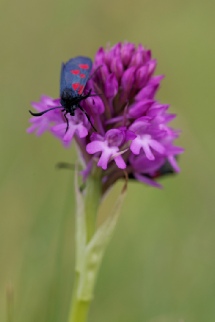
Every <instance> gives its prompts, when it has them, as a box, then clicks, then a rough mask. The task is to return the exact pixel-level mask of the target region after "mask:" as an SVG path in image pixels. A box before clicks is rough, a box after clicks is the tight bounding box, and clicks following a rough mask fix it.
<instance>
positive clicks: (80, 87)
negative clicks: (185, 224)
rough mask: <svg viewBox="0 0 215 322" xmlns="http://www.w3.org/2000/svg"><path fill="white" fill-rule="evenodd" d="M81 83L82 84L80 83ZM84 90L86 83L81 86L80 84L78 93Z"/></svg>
mask: <svg viewBox="0 0 215 322" xmlns="http://www.w3.org/2000/svg"><path fill="white" fill-rule="evenodd" d="M79 85H80V84H79ZM83 90H84V85H80V86H79V91H78V94H82V92H83Z"/></svg>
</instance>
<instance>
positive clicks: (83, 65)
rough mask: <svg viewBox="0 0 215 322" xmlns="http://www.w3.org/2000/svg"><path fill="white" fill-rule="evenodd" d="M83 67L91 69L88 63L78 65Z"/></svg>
mask: <svg viewBox="0 0 215 322" xmlns="http://www.w3.org/2000/svg"><path fill="white" fill-rule="evenodd" d="M78 66H79V67H80V68H81V69H89V68H90V66H89V65H88V64H79V65H78Z"/></svg>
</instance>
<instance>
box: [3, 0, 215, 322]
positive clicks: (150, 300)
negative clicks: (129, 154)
mask: <svg viewBox="0 0 215 322" xmlns="http://www.w3.org/2000/svg"><path fill="white" fill-rule="evenodd" d="M214 11H215V2H213V1H211V0H205V1H200V0H195V1H194V0H172V1H170V0H162V1H159V0H136V1H135V0H134V1H129V0H128V1H122V0H118V1H114V0H109V1H107V2H106V1H98V0H91V1H72V0H71V1H66V0H62V1H56V0H54V1H50V0H37V1H27V0H20V1H6V0H1V4H0V16H1V19H0V33H1V50H0V56H1V60H0V62H1V72H0V93H1V114H0V122H1V127H0V131H1V134H0V142H1V145H0V146H1V167H0V178H1V180H0V192H1V193H0V204H1V215H0V321H7V320H6V315H7V310H8V307H7V304H8V303H10V304H11V306H13V305H14V307H15V319H14V322H64V321H67V314H68V309H69V302H70V296H71V291H72V286H73V277H74V275H73V274H74V271H73V265H74V196H73V194H74V189H73V173H71V172H70V171H66V170H65V171H57V170H56V169H55V164H56V163H57V162H58V161H68V162H74V161H75V160H76V154H75V149H74V148H73V149H72V150H71V149H70V150H65V149H64V148H63V147H62V146H61V144H60V142H58V141H57V140H55V139H54V138H53V137H52V136H51V135H49V134H45V135H43V136H42V137H40V138H37V137H36V136H34V135H27V134H26V132H25V129H26V128H27V127H28V119H29V114H28V109H29V107H30V102H31V101H33V100H34V101H37V100H39V97H40V95H41V94H47V95H50V96H52V97H58V95H59V74H60V66H61V62H62V61H66V60H68V59H69V58H70V57H73V56H76V55H79V54H82V55H86V56H90V57H93V56H94V54H95V52H96V51H97V49H98V47H100V46H105V45H106V44H107V43H108V42H110V44H111V45H113V44H115V43H116V42H118V41H124V40H127V41H130V42H134V43H136V44H138V43H142V44H143V45H144V46H146V47H148V48H151V49H152V52H153V56H154V57H155V58H157V60H158V69H157V73H163V74H165V75H166V78H165V79H164V81H163V83H162V87H161V90H160V92H159V95H158V98H159V99H160V100H161V101H162V102H163V103H170V104H171V110H170V111H171V112H172V113H177V114H178V118H177V120H176V121H174V123H173V124H172V125H174V126H175V127H177V128H181V129H182V131H183V132H182V136H181V138H180V140H178V142H177V144H178V145H181V146H183V147H184V148H185V149H186V153H185V154H184V155H183V156H182V157H181V158H180V166H181V169H182V172H181V174H180V175H179V176H175V177H171V178H166V179H165V180H163V184H164V189H163V190H156V189H153V188H149V187H145V186H144V185H141V184H139V183H131V184H129V191H128V196H127V199H126V202H125V205H124V208H123V211H122V216H121V219H120V222H119V225H118V227H117V229H116V231H115V234H114V238H113V240H112V242H111V243H110V246H109V248H108V250H107V253H106V256H105V259H104V262H103V265H102V267H101V271H100V274H99V278H98V281H97V286H96V290H95V300H94V302H93V305H92V308H91V311H90V318H89V321H90V322H96V321H98V322H110V321H111V322H119V321H123V322H130V321H132V322H133V321H134V322H143V321H147V322H188V321H189V322H202V321H207V322H214V321H215V210H214V206H215V195H214V179H215V169H214V162H215V151H214V141H213V140H214V119H215V107H214V104H215V95H214V72H215V59H214V57H215V42H214V29H215V19H214ZM68 195H69V196H70V198H68ZM12 302H14V304H13V303H12Z"/></svg>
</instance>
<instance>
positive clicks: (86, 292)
mask: <svg viewBox="0 0 215 322" xmlns="http://www.w3.org/2000/svg"><path fill="white" fill-rule="evenodd" d="M100 175H101V173H100V172H98V171H97V169H95V172H94V171H93V174H92V175H91V176H90V178H89V179H90V180H88V183H87V187H86V194H84V192H85V191H84V192H81V191H80V190H79V188H78V178H77V174H76V178H75V191H76V206H77V210H76V265H75V270H76V272H75V279H76V281H75V286H74V290H73V296H72V303H71V308H70V313H69V319H68V322H86V321H87V316H88V311H89V306H90V303H91V301H92V299H93V292H94V287H95V282H96V278H97V274H98V271H99V267H100V265H101V261H102V258H103V255H104V252H105V250H106V247H107V245H108V242H109V240H110V238H111V235H112V233H113V231H114V228H115V226H116V223H117V220H118V217H119V214H120V209H121V206H122V203H123V199H124V196H125V192H126V187H127V181H126V183H125V184H124V186H123V189H122V191H121V192H120V194H119V195H118V197H117V198H116V201H115V204H114V206H113V208H112V209H110V210H109V212H108V216H107V218H106V219H105V220H104V221H103V222H102V223H101V224H100V225H99V226H96V222H97V220H98V217H99V208H100V206H101V205H102V203H103V202H104V201H105V199H104V198H103V199H102V198H101V191H102V190H101V185H100V183H101V177H100Z"/></svg>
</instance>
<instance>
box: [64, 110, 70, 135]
mask: <svg viewBox="0 0 215 322" xmlns="http://www.w3.org/2000/svg"><path fill="white" fill-rule="evenodd" d="M66 114H67V111H65V112H64V114H63V115H64V117H65V119H66V131H65V134H66V132H67V131H68V129H69V121H68V118H67V116H66Z"/></svg>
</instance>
